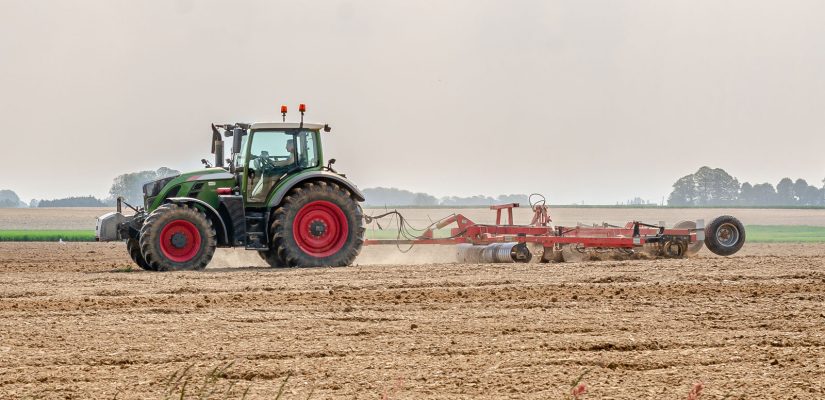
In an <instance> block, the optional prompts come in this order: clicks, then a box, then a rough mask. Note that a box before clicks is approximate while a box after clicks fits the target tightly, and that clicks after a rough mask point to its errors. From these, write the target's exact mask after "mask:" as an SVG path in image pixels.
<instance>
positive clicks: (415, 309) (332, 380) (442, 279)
mask: <svg viewBox="0 0 825 400" xmlns="http://www.w3.org/2000/svg"><path fill="white" fill-rule="evenodd" d="M417 249H418V248H417ZM440 251H441V252H442V253H440V254H434V255H433V254H427V253H425V252H424V251H421V250H415V252H414V254H412V255H410V256H409V257H410V258H409V259H407V261H406V262H405V258H403V257H402V256H396V257H397V258H396V259H393V260H392V262H393V263H397V264H393V265H381V264H373V263H376V262H381V261H382V260H387V258H386V255H387V254H390V253H393V254H394V253H395V249H394V248H383V249H376V248H366V249H365V251H364V254H363V257H362V258H360V259H359V264H360V265H359V266H355V267H349V268H337V269H329V268H318V269H270V268H264V267H263V266H261V264H260V263H259V260H258V259H257V256H256V255H255V254H250V253H245V252H243V251H235V252H229V251H221V252H219V254H218V256H217V258H216V259H215V261H214V263H213V264H212V265H210V267H209V268H208V269H207V270H206V271H203V272H181V273H148V272H142V271H140V272H139V271H131V272H129V270H128V267H129V266H130V265H131V263H130V261H129V260H128V257H127V256H126V253H125V250H124V245H123V244H122V243H113V244H97V243H73V244H58V243H0V398H83V399H87V398H95V399H111V398H114V397H117V398H118V399H131V398H165V397H167V396H169V397H171V398H180V392H181V390H183V391H184V395H185V397H186V398H198V396H199V395H200V397H201V398H205V397H206V395H207V394H210V393H211V394H212V395H211V398H241V397H242V396H243V393H244V391H247V392H246V398H249V399H257V398H269V399H273V398H275V396H276V395H277V392H278V390H279V388H280V387H281V385H282V383H283V382H284V380H285V378H286V377H287V375H289V376H290V377H289V379H288V381H286V384H285V385H284V394H283V396H282V397H281V398H282V399H306V398H307V397H308V396H309V395H310V394H311V398H315V399H324V398H346V399H352V398H359V399H361V398H363V399H377V398H381V397H382V396H383V395H385V394H386V396H387V397H388V398H392V399H418V398H456V399H458V398H461V399H475V398H494V399H501V398H541V399H548V398H564V397H565V396H568V398H569V392H570V386H571V383H572V382H573V381H574V380H575V379H576V378H577V377H579V376H580V375H582V374H584V377H583V378H582V382H584V383H585V384H586V386H587V388H588V392H589V393H588V394H587V395H586V398H594V399H596V398H598V399H607V398H614V399H616V398H621V399H640V398H662V399H684V398H686V396H687V393H688V391H689V390H690V387H691V385H692V384H693V383H694V382H697V381H701V382H704V384H705V390H704V393H703V397H702V398H715V399H721V398H823V397H825V379H823V376H825V306H823V301H824V300H825V246H823V245H792V244H786V245H746V246H745V248H744V249H743V251H742V252H740V253H739V254H737V255H736V256H734V257H731V258H720V257H716V256H713V255H712V254H710V253H707V252H703V253H701V254H700V255H699V257H698V258H694V259H686V260H633V261H599V262H590V263H586V264H580V263H565V264H497V265H464V264H450V263H446V264H434V263H431V262H428V259H429V260H430V261H432V260H434V259H441V260H445V258H444V256H445V255H446V256H449V251H445V250H443V249H442V250H440ZM446 260H449V258H446ZM230 265H231V267H230ZM238 266H242V267H238ZM216 368H217V370H216ZM213 371H215V372H214V373H213ZM184 383H185V388H184Z"/></svg>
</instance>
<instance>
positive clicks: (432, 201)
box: [413, 193, 438, 206]
mask: <svg viewBox="0 0 825 400" xmlns="http://www.w3.org/2000/svg"><path fill="white" fill-rule="evenodd" d="M437 204H438V199H437V198H435V196H431V195H429V194H427V193H416V194H415V197H414V198H413V205H416V206H434V205H437Z"/></svg>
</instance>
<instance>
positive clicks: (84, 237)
mask: <svg viewBox="0 0 825 400" xmlns="http://www.w3.org/2000/svg"><path fill="white" fill-rule="evenodd" d="M745 231H746V232H747V242H748V243H825V227H822V226H804V225H748V226H747V227H746V228H745ZM409 233H410V234H412V235H417V234H420V233H421V232H420V231H411V232H409ZM449 235H450V230H449V229H440V230H438V231H436V233H435V236H436V237H447V236H449ZM397 236H398V231H397V229H396V228H392V227H390V228H388V229H384V230H377V229H369V230H367V238H369V239H395V238H396V237H397ZM61 239H62V240H63V241H64V242H93V241H94V240H95V231H93V230H5V231H0V242H56V241H58V240H61ZM402 239H403V237H402Z"/></svg>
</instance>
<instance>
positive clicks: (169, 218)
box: [140, 204, 217, 271]
mask: <svg viewBox="0 0 825 400" xmlns="http://www.w3.org/2000/svg"><path fill="white" fill-rule="evenodd" d="M216 243H217V242H216V240H215V228H213V227H212V221H210V220H209V218H207V217H206V215H205V214H204V213H203V212H202V211H200V210H198V209H197V208H195V207H190V206H187V205H183V204H164V205H162V206H160V207H158V208H157V209H156V210H155V211H153V212H152V213H151V214H149V216H148V217H147V218H146V221H145V222H144V223H143V227H142V228H141V229H140V249H141V252H142V253H143V257H144V258H145V259H146V262H147V263H148V264H149V265H150V266H151V267H152V268H154V269H156V270H157V271H186V270H200V269H204V268H206V264H209V261H211V260H212V256H213V255H214V254H215V247H216Z"/></svg>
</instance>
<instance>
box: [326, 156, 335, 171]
mask: <svg viewBox="0 0 825 400" xmlns="http://www.w3.org/2000/svg"><path fill="white" fill-rule="evenodd" d="M332 164H335V159H334V158H330V159H329V161H327V169H328V170H330V171H332V172H335V170H334V169H332Z"/></svg>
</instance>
